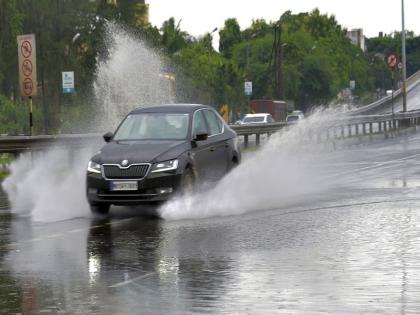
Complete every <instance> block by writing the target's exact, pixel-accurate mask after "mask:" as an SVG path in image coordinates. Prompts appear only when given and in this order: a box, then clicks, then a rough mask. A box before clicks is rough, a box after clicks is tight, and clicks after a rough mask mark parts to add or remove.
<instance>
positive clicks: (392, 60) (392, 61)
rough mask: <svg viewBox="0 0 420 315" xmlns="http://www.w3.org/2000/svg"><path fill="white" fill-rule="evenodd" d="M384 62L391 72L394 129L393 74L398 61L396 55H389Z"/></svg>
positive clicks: (393, 125) (393, 124)
mask: <svg viewBox="0 0 420 315" xmlns="http://www.w3.org/2000/svg"><path fill="white" fill-rule="evenodd" d="M385 62H386V64H387V66H388V68H389V69H390V70H391V85H392V94H391V108H392V127H393V128H395V121H394V72H395V69H396V68H397V67H398V65H399V63H400V61H399V59H398V56H397V54H396V53H393V52H391V53H389V54H388V55H387V56H386V58H385Z"/></svg>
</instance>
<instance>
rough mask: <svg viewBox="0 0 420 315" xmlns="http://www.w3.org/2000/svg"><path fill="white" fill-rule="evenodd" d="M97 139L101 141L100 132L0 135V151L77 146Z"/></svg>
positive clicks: (15, 152) (14, 151) (12, 151)
mask: <svg viewBox="0 0 420 315" xmlns="http://www.w3.org/2000/svg"><path fill="white" fill-rule="evenodd" d="M98 141H101V135H100V134H62V135H39V136H0V153H14V154H17V153H20V152H25V151H31V150H44V149H47V148H50V147H51V146H52V145H58V146H67V147H71V148H77V147H83V146H86V145H89V144H92V143H94V142H98Z"/></svg>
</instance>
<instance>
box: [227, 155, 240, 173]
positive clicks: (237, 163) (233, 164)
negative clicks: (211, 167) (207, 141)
mask: <svg viewBox="0 0 420 315" xmlns="http://www.w3.org/2000/svg"><path fill="white" fill-rule="evenodd" d="M238 165H239V162H238V160H237V159H236V158H233V159H232V161H231V162H230V169H229V171H232V170H233V169H235V168H236V167H238Z"/></svg>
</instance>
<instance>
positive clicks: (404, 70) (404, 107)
mask: <svg viewBox="0 0 420 315" xmlns="http://www.w3.org/2000/svg"><path fill="white" fill-rule="evenodd" d="M401 15H402V34H401V35H402V36H401V38H402V63H403V67H402V91H401V92H402V96H403V112H406V111H407V86H406V79H407V70H406V63H407V58H406V55H405V21H404V0H401Z"/></svg>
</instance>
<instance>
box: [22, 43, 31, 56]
mask: <svg viewBox="0 0 420 315" xmlns="http://www.w3.org/2000/svg"><path fill="white" fill-rule="evenodd" d="M20 51H21V53H22V56H23V57H24V58H29V57H30V56H31V55H32V45H31V43H30V42H28V41H27V40H25V41H24V42H23V43H22V45H21V46H20Z"/></svg>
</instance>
